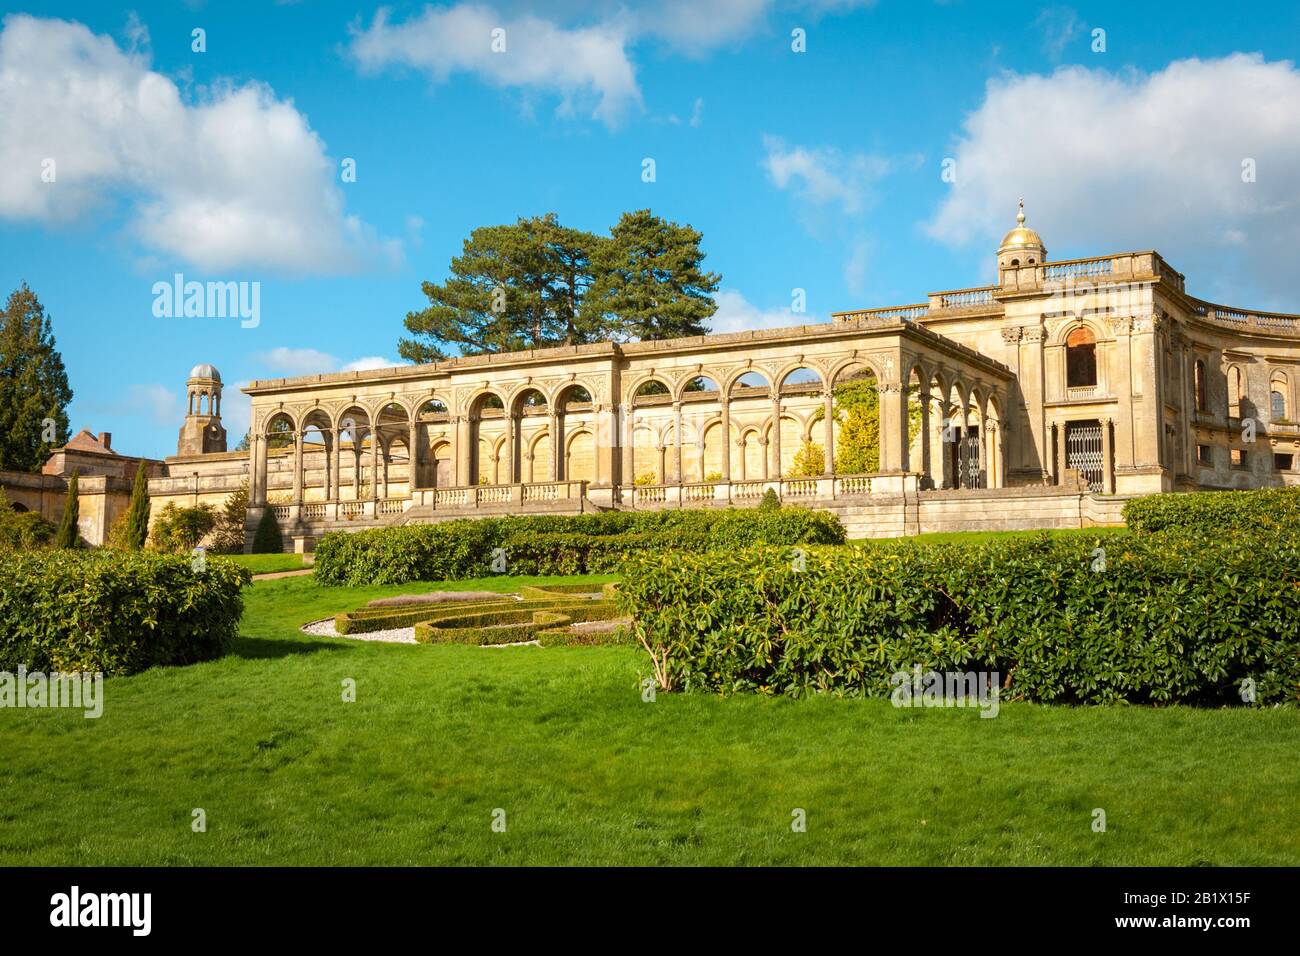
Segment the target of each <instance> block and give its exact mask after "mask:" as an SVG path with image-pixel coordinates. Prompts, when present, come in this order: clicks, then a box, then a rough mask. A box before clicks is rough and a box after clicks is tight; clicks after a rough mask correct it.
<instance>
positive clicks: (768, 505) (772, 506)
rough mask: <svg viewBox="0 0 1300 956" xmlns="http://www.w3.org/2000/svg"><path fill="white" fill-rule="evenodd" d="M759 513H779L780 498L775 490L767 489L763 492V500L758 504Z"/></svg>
mask: <svg viewBox="0 0 1300 956" xmlns="http://www.w3.org/2000/svg"><path fill="white" fill-rule="evenodd" d="M758 510H759V511H780V510H781V498H780V496H779V495H778V494H777V493H776V489H775V488H768V489H767V490H766V491H765V492H763V500H762V501H760V502H759V503H758Z"/></svg>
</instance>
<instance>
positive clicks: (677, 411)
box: [673, 402, 686, 485]
mask: <svg viewBox="0 0 1300 956" xmlns="http://www.w3.org/2000/svg"><path fill="white" fill-rule="evenodd" d="M673 423H674V424H673V431H674V432H676V438H677V441H676V445H677V452H676V454H677V483H678V484H679V485H680V484H681V483H682V482H683V481H685V479H686V472H684V471H682V403H681V402H673Z"/></svg>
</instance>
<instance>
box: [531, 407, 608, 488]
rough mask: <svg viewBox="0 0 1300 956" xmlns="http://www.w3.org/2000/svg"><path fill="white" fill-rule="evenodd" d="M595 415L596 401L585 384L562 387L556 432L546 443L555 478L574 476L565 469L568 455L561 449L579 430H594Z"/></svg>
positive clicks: (550, 469)
mask: <svg viewBox="0 0 1300 956" xmlns="http://www.w3.org/2000/svg"><path fill="white" fill-rule="evenodd" d="M595 415H596V411H595V403H594V402H592V400H591V392H590V391H588V390H587V388H586V387H585V386H583V385H579V384H578V383H576V382H575V383H573V384H571V385H568V386H566V387H564V388H563V389H561V390H560V393H559V394H558V395H556V396H555V419H554V421H555V434H554V435H552V436H550V441H549V442H548V443H547V445H546V447H547V449H548V454H549V455H550V456H551V465H550V467H549V473H551V474H553V475H554V480H556V481H560V480H564V479H569V478H572V477H574V476H573V475H570V474H569V473H568V472H567V471H565V465H566V463H567V462H566V456H564V455H561V454H559V449H561V448H564V447H566V446H567V444H568V437H569V436H570V435H572V434H574V433H576V432H577V431H579V430H581V429H587V430H594V428H595V425H596V421H595ZM534 464H535V462H534ZM539 480H540V479H539Z"/></svg>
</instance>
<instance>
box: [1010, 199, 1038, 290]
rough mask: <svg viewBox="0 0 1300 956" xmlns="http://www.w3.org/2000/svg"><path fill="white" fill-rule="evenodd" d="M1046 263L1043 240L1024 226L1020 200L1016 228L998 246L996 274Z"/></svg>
mask: <svg viewBox="0 0 1300 956" xmlns="http://www.w3.org/2000/svg"><path fill="white" fill-rule="evenodd" d="M1046 261H1047V249H1046V247H1044V246H1043V240H1042V238H1041V237H1040V236H1039V235H1038V233H1036V232H1034V230H1032V229H1030V228H1029V227H1028V226H1026V225H1025V201H1024V200H1023V199H1022V200H1020V212H1019V213H1017V214H1016V228H1014V229H1012V230H1011V231H1010V232H1008V233H1007V234H1006V235H1005V236H1003V237H1002V245H1000V246H998V274H999V275H1001V273H1002V270H1003V269H1017V268H1020V267H1021V266H1037V265H1042V264H1043V263H1044V262H1046Z"/></svg>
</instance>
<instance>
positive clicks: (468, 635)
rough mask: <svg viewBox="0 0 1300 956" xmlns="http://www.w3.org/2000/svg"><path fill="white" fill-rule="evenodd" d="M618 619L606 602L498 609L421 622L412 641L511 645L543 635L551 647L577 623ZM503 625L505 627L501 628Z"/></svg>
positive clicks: (613, 609) (613, 606)
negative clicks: (548, 634) (547, 636)
mask: <svg viewBox="0 0 1300 956" xmlns="http://www.w3.org/2000/svg"><path fill="white" fill-rule="evenodd" d="M618 615H619V609H618V608H617V607H616V606H615V605H613V604H611V603H609V602H607V601H592V600H587V601H582V602H579V603H573V604H552V605H551V606H550V607H549V608H547V609H521V608H519V607H518V606H509V605H505V604H503V605H501V606H500V607H498V608H494V609H490V610H483V611H478V612H476V613H474V614H462V615H457V616H449V617H444V618H441V619H438V620H433V621H424V622H421V623H419V624H417V625H416V626H415V640H416V642H417V643H420V644H478V645H480V646H481V645H484V644H514V643H522V642H524V641H531V640H533V639H534V638H537V637H538V636H539V634H541V633H542V632H544V631H545V632H555V633H556V635H557V636H556V637H555V638H554V639H553V640H552V643H553V644H558V643H562V641H561V640H560V639H559V638H560V637H561V636H569V635H565V634H563V633H562V632H563V629H564V628H566V627H568V625H570V624H572V623H575V622H580V621H605V620H609V619H611V618H614V617H617V616H618ZM503 625H504V626H503Z"/></svg>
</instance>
